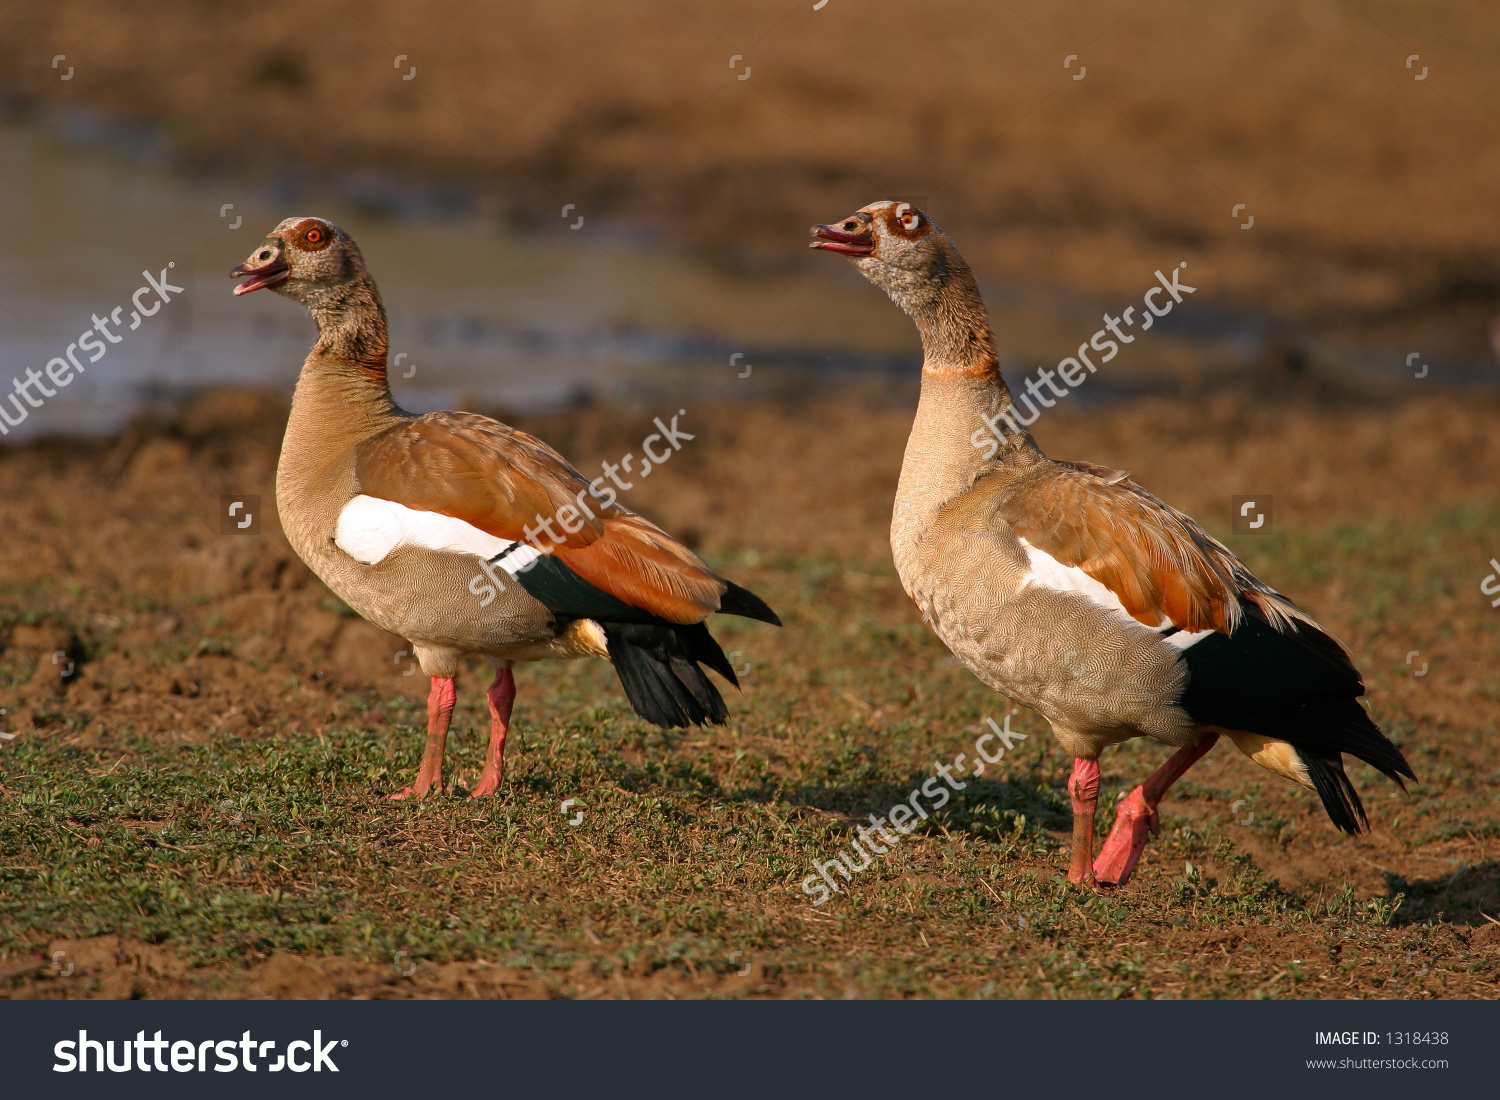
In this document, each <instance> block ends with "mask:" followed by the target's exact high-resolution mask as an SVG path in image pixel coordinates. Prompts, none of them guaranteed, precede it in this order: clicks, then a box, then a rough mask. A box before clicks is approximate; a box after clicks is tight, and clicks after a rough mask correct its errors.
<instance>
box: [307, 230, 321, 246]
mask: <svg viewBox="0 0 1500 1100" xmlns="http://www.w3.org/2000/svg"><path fill="white" fill-rule="evenodd" d="M306 236H307V243H308V244H317V243H318V242H319V241H321V240H322V239H323V231H322V230H321V229H309V230H308V231H307V234H306Z"/></svg>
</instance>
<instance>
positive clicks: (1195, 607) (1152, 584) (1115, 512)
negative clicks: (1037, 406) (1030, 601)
mask: <svg viewBox="0 0 1500 1100" xmlns="http://www.w3.org/2000/svg"><path fill="white" fill-rule="evenodd" d="M998 510H999V513H1000V515H1001V517H1002V518H1003V519H1004V520H1005V521H1006V522H1007V523H1009V524H1010V526H1011V528H1012V529H1013V530H1014V531H1015V532H1016V534H1018V535H1020V536H1021V537H1022V538H1024V539H1025V540H1026V541H1027V542H1029V543H1031V544H1032V545H1033V546H1035V547H1037V548H1038V549H1039V550H1044V551H1046V552H1047V553H1048V554H1051V555H1052V556H1053V557H1054V558H1056V559H1057V560H1058V561H1060V562H1062V563H1063V564H1065V565H1073V566H1077V567H1078V568H1079V569H1082V570H1083V571H1084V572H1085V573H1087V574H1088V575H1089V576H1091V577H1093V578H1094V579H1095V580H1097V581H1098V582H1099V583H1101V584H1103V585H1104V586H1105V587H1106V588H1108V589H1109V590H1110V591H1111V592H1113V593H1114V594H1115V595H1116V596H1118V597H1119V598H1120V602H1121V603H1122V604H1124V605H1125V609H1126V610H1127V611H1128V612H1130V614H1131V615H1132V616H1134V617H1135V618H1136V619H1137V620H1139V621H1140V622H1142V623H1145V624H1146V625H1148V626H1153V627H1154V626H1158V625H1159V624H1160V623H1161V621H1162V619H1163V618H1165V619H1166V620H1167V621H1169V622H1170V623H1171V624H1172V625H1173V626H1176V627H1178V628H1180V629H1182V630H1187V631H1198V630H1207V629H1210V628H1211V629H1214V630H1218V631H1221V632H1223V633H1229V632H1230V631H1231V630H1232V629H1233V628H1234V626H1235V624H1236V623H1237V622H1238V621H1239V618H1240V615H1241V610H1240V605H1239V600H1240V598H1241V597H1243V598H1245V599H1247V600H1249V601H1250V602H1251V603H1253V604H1255V605H1256V606H1257V607H1259V608H1260V610H1261V611H1262V612H1264V613H1265V615H1266V617H1267V618H1268V619H1269V620H1270V621H1271V622H1272V623H1273V624H1274V625H1276V626H1278V627H1280V628H1285V627H1286V626H1287V625H1289V624H1290V620H1292V619H1302V620H1304V621H1307V622H1311V621H1312V620H1310V619H1308V618H1307V616H1306V615H1304V614H1303V613H1302V612H1301V611H1299V610H1298V609H1297V608H1296V607H1295V606H1294V605H1293V604H1292V603H1291V602H1290V601H1289V600H1287V599H1286V597H1284V596H1282V595H1281V594H1280V593H1278V592H1276V591H1275V590H1274V589H1271V588H1268V587H1267V586H1266V585H1264V584H1262V583H1261V582H1260V581H1259V580H1258V579H1256V577H1255V576H1254V574H1252V573H1251V572H1250V571H1249V570H1248V569H1246V568H1245V566H1244V564H1243V563H1242V562H1240V560H1239V559H1238V558H1236V557H1235V556H1234V555H1233V554H1232V553H1230V552H1229V550H1228V548H1226V547H1225V546H1224V545H1223V544H1222V543H1220V542H1219V541H1218V540H1217V539H1215V538H1213V537H1212V536H1211V535H1209V534H1208V532H1206V531H1204V530H1203V528H1202V527H1200V526H1198V524H1197V523H1195V522H1194V521H1193V520H1192V519H1190V518H1189V517H1187V516H1185V515H1183V514H1182V513H1181V512H1179V511H1177V510H1176V509H1175V508H1173V507H1171V506H1170V505H1168V504H1165V503H1163V502H1162V501H1160V500H1158V499H1157V498H1156V497H1154V496H1152V495H1151V494H1150V493H1148V492H1147V491H1146V490H1145V489H1142V488H1141V487H1140V486H1139V485H1137V484H1136V483H1135V482H1133V481H1131V480H1130V478H1129V476H1128V475H1127V474H1125V473H1124V472H1123V471H1119V470H1111V469H1109V468H1108V467H1104V466H1095V465H1092V464H1089V463H1084V462H1052V463H1044V464H1041V465H1040V466H1038V467H1037V468H1036V469H1035V470H1034V471H1031V472H1028V473H1027V474H1025V475H1023V476H1022V477H1020V478H1018V479H1017V480H1016V481H1014V482H1012V483H1011V484H1010V485H1008V486H1007V487H1006V488H1005V490H1004V491H1003V493H1002V495H1001V497H1000V500H999V501H998Z"/></svg>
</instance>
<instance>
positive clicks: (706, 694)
mask: <svg viewBox="0 0 1500 1100" xmlns="http://www.w3.org/2000/svg"><path fill="white" fill-rule="evenodd" d="M602 625H603V627H604V637H605V640H606V641H607V642H608V644H609V656H610V660H611V661H612V662H613V664H614V666H615V672H616V673H617V674H618V675H619V677H620V686H621V687H622V688H624V689H625V697H626V698H627V699H629V700H630V705H631V706H632V707H634V708H635V712H636V713H637V714H639V715H640V716H641V717H642V718H644V719H646V721H648V722H651V723H653V724H655V725H658V726H665V727H668V728H672V727H680V726H701V725H705V724H708V723H713V724H722V723H723V722H724V721H725V720H726V719H728V717H729V710H728V708H727V707H725V705H724V699H723V697H722V696H721V695H720V694H719V690H718V688H716V687H714V685H713V682H712V681H710V680H709V678H708V677H707V676H706V675H704V672H703V670H702V669H701V668H699V667H698V662H699V661H702V662H704V663H705V664H707V665H708V666H709V667H710V668H712V669H714V670H715V671H716V672H720V673H727V676H726V679H728V680H729V681H730V682H731V683H735V679H734V669H733V668H732V667H731V666H730V664H729V661H728V660H727V659H726V658H725V657H724V652H723V650H721V649H720V648H719V644H718V643H717V642H715V641H714V640H713V636H712V635H711V634H709V632H708V628H707V627H705V626H704V625H703V624H702V623H694V624H693V625H691V626H656V625H644V624H638V623H604V624H602ZM736 686H738V684H737V683H736Z"/></svg>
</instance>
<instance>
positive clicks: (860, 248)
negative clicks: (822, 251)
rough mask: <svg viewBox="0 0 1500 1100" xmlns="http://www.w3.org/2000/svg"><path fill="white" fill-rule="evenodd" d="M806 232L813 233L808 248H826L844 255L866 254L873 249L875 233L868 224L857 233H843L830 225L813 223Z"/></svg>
mask: <svg viewBox="0 0 1500 1100" xmlns="http://www.w3.org/2000/svg"><path fill="white" fill-rule="evenodd" d="M808 232H810V233H811V234H812V235H813V240H812V242H811V243H810V244H809V245H808V246H807V247H809V248H826V249H827V250H828V251H829V252H840V253H843V254H844V255H845V256H868V255H869V254H870V253H872V252H874V251H875V235H874V234H873V233H871V232H870V228H869V226H868V225H867V226H864V227H863V228H861V229H860V231H859V232H857V233H845V232H844V231H843V230H842V229H839V228H837V227H836V226H832V225H815V226H813V227H812V229H810V230H809V231H808Z"/></svg>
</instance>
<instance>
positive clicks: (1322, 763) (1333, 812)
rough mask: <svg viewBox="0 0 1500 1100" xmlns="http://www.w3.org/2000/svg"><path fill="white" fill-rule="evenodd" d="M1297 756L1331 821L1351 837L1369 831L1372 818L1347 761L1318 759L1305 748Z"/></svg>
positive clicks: (1332, 758) (1336, 756) (1319, 757)
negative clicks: (1360, 795)
mask: <svg viewBox="0 0 1500 1100" xmlns="http://www.w3.org/2000/svg"><path fill="white" fill-rule="evenodd" d="M1297 756H1298V757H1299V758H1300V759H1301V760H1302V763H1303V765H1304V766H1305V767H1306V768H1307V777H1308V778H1309V779H1311V780H1312V783H1313V787H1314V789H1316V790H1317V792H1318V797H1319V798H1321V799H1322V800H1323V809H1324V810H1326V811H1328V820H1330V821H1332V822H1333V824H1334V827H1335V828H1337V829H1342V830H1343V831H1344V832H1346V833H1348V834H1349V835H1350V836H1354V835H1356V834H1357V833H1362V832H1364V831H1365V830H1366V829H1368V828H1369V827H1370V819H1369V818H1367V817H1366V816H1365V804H1364V803H1363V802H1361V801H1360V800H1359V792H1358V791H1356V790H1355V789H1354V784H1353V783H1351V782H1349V777H1348V776H1347V775H1345V774H1344V758H1343V757H1341V756H1338V755H1337V754H1335V755H1334V756H1333V757H1331V758H1325V757H1321V756H1315V755H1314V754H1313V753H1312V752H1310V751H1308V750H1307V749H1301V748H1299V749H1297ZM1397 782H1400V780H1397Z"/></svg>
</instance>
